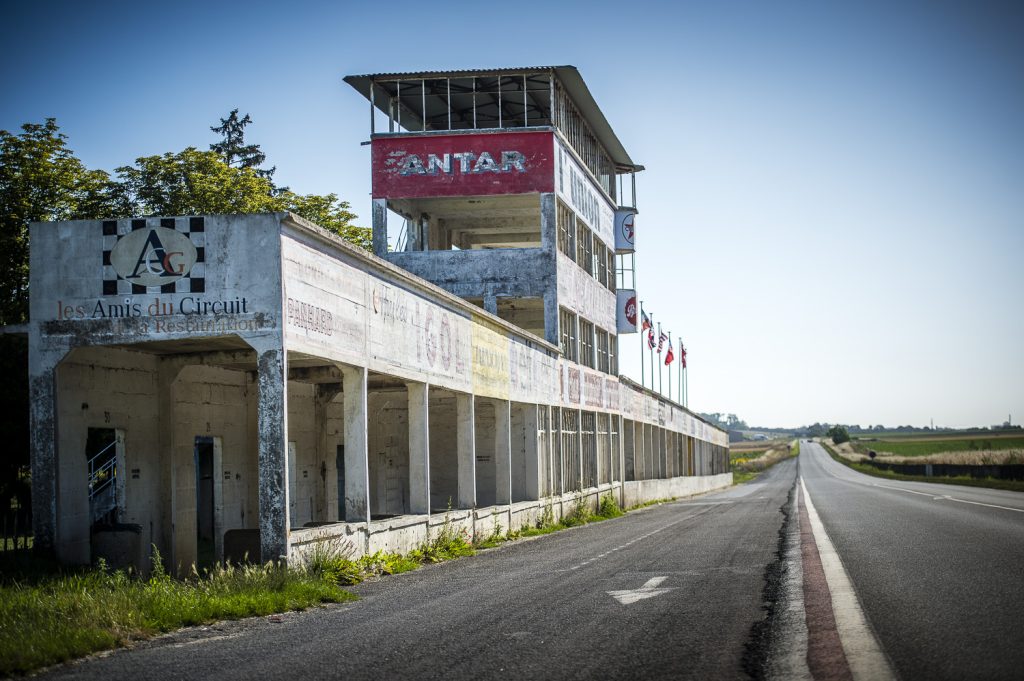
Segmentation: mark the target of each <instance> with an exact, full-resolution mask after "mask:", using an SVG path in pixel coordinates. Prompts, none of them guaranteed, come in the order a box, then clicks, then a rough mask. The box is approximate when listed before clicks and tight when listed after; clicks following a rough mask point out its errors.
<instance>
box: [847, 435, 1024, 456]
mask: <svg viewBox="0 0 1024 681" xmlns="http://www.w3.org/2000/svg"><path fill="white" fill-rule="evenodd" d="M853 444H854V447H855V449H857V450H858V451H860V452H862V453H865V454H866V453H867V451H868V450H869V449H872V450H874V451H876V452H888V453H890V454H894V455H896V456H928V455H930V454H940V453H945V452H975V451H998V450H1005V449H1024V437H1021V436H1019V435H1018V436H1001V435H966V436H963V437H955V438H950V437H946V438H942V437H919V438H915V439H909V438H907V439H903V438H901V439H898V440H890V439H888V438H886V439H879V440H878V441H876V442H872V441H865V440H864V439H863V438H861V439H860V440H858V441H855V442H854V443H853Z"/></svg>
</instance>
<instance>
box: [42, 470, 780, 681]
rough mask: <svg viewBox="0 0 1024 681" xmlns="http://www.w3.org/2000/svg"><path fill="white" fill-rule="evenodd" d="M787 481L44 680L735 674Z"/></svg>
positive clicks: (567, 534) (119, 655)
mask: <svg viewBox="0 0 1024 681" xmlns="http://www.w3.org/2000/svg"><path fill="white" fill-rule="evenodd" d="M795 478H796V462H795V461H787V462H785V463H783V464H780V465H779V466H776V467H775V468H774V469H772V470H771V471H769V472H768V473H767V474H766V475H764V476H762V479H761V480H759V481H757V482H754V483H751V484H747V485H743V486H741V487H737V488H733V489H730V490H727V491H725V492H721V493H716V494H711V495H706V496H703V497H699V498H695V499H691V500H688V501H681V502H676V503H671V504H665V505H661V506H656V507H651V508H649V509H644V510H642V511H637V512H634V513H630V514H629V515H627V516H625V517H623V518H618V519H615V520H609V521H605V522H602V523H596V524H593V525H588V526H585V527H581V528H575V529H571V530H566V531H563V532H559V533H555V534H552V535H548V536H546V537H541V538H538V539H534V540H528V541H519V542H515V543H510V544H506V545H504V546H502V547H500V548H497V549H493V550H489V551H485V552H482V553H480V554H478V555H477V556H476V557H474V558H469V559H461V560H457V561H454V562H450V563H445V564H440V565H436V566H431V567H428V568H423V569H421V570H418V571H416V572H412V573H407V574H404V575H398V576H395V577H389V578H386V579H383V580H379V581H376V582H373V583H364V584H362V585H359V586H358V587H356V588H354V589H353V590H354V591H356V592H357V593H358V594H359V595H360V596H361V597H362V600H360V601H358V602H355V603H351V604H344V605H335V606H328V607H325V608H318V609H315V610H312V611H309V612H305V613H292V614H288V615H284V616H282V617H280V618H276V619H280V620H281V621H280V622H274V621H273V620H274V619H275V618H256V619H250V620H245V621H242V622H227V623H223V624H219V625H216V626H215V627H207V628H199V629H191V630H186V631H183V632H179V633H177V634H173V635H170V636H166V637H162V638H160V639H157V640H155V641H150V642H146V643H143V644H140V645H138V646H137V647H136V648H135V649H133V650H130V651H117V652H114V653H112V654H109V655H106V656H102V657H96V658H91V659H89V660H86V661H83V662H80V663H74V664H70V665H66V666H62V667H59V668H56V669H54V670H51V671H50V672H49V673H47V674H46V675H45V678H47V679H72V678H73V679H205V678H217V679H253V678H300V679H336V678H345V679H375V680H376V679H382V678H388V679H391V678H400V679H404V678H415V679H440V678H444V679H485V678H487V679H490V678H499V677H504V678H527V679H592V678H602V679H610V678H619V679H637V678H647V679H653V678H692V679H734V678H744V677H745V676H746V673H745V671H744V669H745V667H744V665H745V663H746V664H749V657H750V655H751V654H752V653H751V652H750V647H749V646H748V643H749V642H750V640H751V632H752V627H754V626H755V624H756V623H757V622H759V621H763V620H764V619H765V609H764V605H765V603H764V597H763V593H764V584H765V569H766V566H767V565H768V564H770V563H772V562H773V561H774V560H775V558H776V555H775V554H776V552H777V550H778V548H779V530H780V528H781V526H782V524H783V515H782V512H781V508H782V507H783V505H784V504H785V503H786V498H787V494H788V492H789V491H790V489H791V488H792V486H793V483H794V481H795ZM645 585H646V586H647V589H646V591H641V592H640V593H639V594H637V593H629V592H635V590H637V589H641V588H642V587H644V586H645ZM610 591H613V592H627V593H619V594H618V595H619V598H616V597H615V596H613V595H611V594H609V593H608V592H610ZM640 596H647V597H646V598H639V597H640ZM638 598H639V600H636V599H638ZM620 600H626V601H629V600H634V602H630V603H623V602H620ZM745 658H748V659H746V660H745Z"/></svg>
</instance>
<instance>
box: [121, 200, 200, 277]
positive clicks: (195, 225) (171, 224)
mask: <svg viewBox="0 0 1024 681" xmlns="http://www.w3.org/2000/svg"><path fill="white" fill-rule="evenodd" d="M157 226H159V227H166V228H168V229H173V230H177V231H178V232H180V233H181V234H183V235H185V236H187V237H188V238H189V240H190V241H191V242H192V245H193V246H195V247H196V263H195V264H194V265H193V266H192V269H191V271H190V272H189V273H188V275H186V276H185V277H182V278H181V279H177V280H175V281H172V282H171V283H169V284H164V285H163V286H150V287H146V286H139V285H138V284H133V283H131V282H130V281H127V280H126V279H124V278H122V277H121V276H120V275H119V274H118V273H117V272H116V271H115V270H114V267H113V266H112V265H111V264H110V252H111V251H112V250H114V246H115V245H116V244H117V242H118V241H120V240H121V238H122V237H124V236H126V235H128V234H130V233H131V232H134V231H135V230H138V229H145V228H146V227H157ZM151 289H159V290H160V293H203V292H205V291H206V222H205V219H204V218H201V217H183V218H148V219H133V220H104V221H103V295H105V296H114V295H135V294H144V293H147V292H148V291H150V290H151Z"/></svg>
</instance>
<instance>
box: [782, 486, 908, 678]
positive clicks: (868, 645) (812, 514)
mask: <svg viewBox="0 0 1024 681" xmlns="http://www.w3.org/2000/svg"><path fill="white" fill-rule="evenodd" d="M800 487H801V488H802V489H803V492H804V506H805V507H806V508H807V516H808V518H809V519H810V521H811V530H812V532H813V533H814V541H815V543H816V544H817V545H818V555H819V556H821V567H822V568H823V569H824V571H825V581H826V582H827V583H828V590H829V591H830V592H831V594H832V612H833V614H834V615H835V618H836V630H837V631H838V633H839V640H840V642H841V643H842V644H843V651H844V652H845V653H846V661H847V663H849V665H850V672H851V674H853V678H854V681H861V680H862V679H865V680H866V679H872V680H874V679H895V678H896V675H895V674H894V673H893V670H892V665H891V664H890V663H889V658H888V657H886V655H885V653H884V652H883V651H882V646H881V645H880V644H879V642H878V639H877V638H876V637H875V633H874V632H873V631H872V630H871V626H870V625H869V624H868V621H867V618H866V617H865V616H864V610H863V608H861V605H860V600H859V599H858V598H857V592H856V591H854V588H853V583H852V582H851V581H850V576H849V575H848V574H847V572H846V568H844V567H843V562H842V560H841V559H840V558H839V554H838V553H837V552H836V548H835V546H834V545H833V544H832V541H831V540H830V539H829V538H828V533H827V532H825V526H824V525H823V524H822V523H821V518H820V517H819V516H818V512H817V511H816V510H815V508H814V504H813V503H812V502H811V495H810V494H808V493H807V485H806V484H804V479H803V476H800Z"/></svg>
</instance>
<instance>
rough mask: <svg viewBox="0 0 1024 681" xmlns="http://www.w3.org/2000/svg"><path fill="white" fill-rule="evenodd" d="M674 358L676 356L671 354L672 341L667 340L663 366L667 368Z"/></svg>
mask: <svg viewBox="0 0 1024 681" xmlns="http://www.w3.org/2000/svg"><path fill="white" fill-rule="evenodd" d="M675 358H676V356H675V355H674V354H672V339H671V338H669V339H668V350H666V351H665V366H668V365H669V364H671V363H672V360H673V359H675ZM671 375H672V374H669V376H671Z"/></svg>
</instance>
